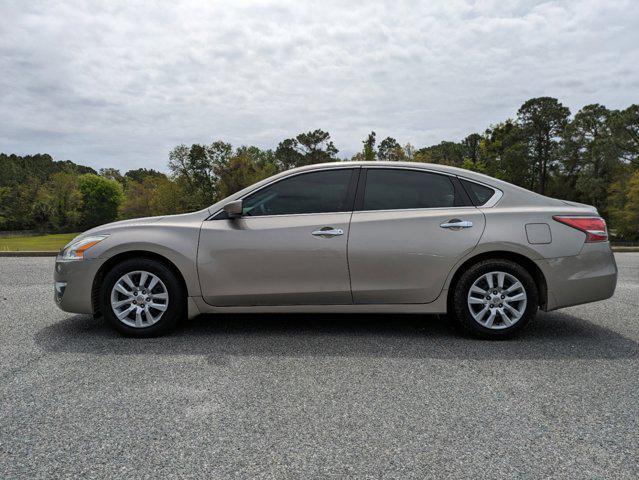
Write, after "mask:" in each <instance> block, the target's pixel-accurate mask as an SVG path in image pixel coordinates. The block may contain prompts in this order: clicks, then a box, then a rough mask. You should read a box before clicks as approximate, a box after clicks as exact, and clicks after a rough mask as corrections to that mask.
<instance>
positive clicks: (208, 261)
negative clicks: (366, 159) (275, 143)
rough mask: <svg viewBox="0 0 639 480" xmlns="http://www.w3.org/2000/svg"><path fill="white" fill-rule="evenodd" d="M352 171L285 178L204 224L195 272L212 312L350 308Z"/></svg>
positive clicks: (355, 172)
mask: <svg viewBox="0 0 639 480" xmlns="http://www.w3.org/2000/svg"><path fill="white" fill-rule="evenodd" d="M358 174H359V169H355V168H330V169H324V170H321V171H311V172H306V173H300V174H295V175H292V176H290V177H286V178H284V179H282V180H279V181H277V182H275V183H273V184H269V185H267V186H265V187H262V188H260V189H259V190H258V191H256V192H253V193H251V194H249V195H248V196H247V197H246V198H244V199H243V214H242V216H241V217H240V218H224V217H225V216H224V215H218V216H216V217H215V218H213V219H211V220H207V221H205V222H204V223H203V226H202V230H201V233H200V243H199V247H198V273H199V276H200V285H201V287H202V294H203V297H204V300H205V301H206V302H207V303H209V304H211V305H216V306H250V305H314V304H318V305H320V304H351V303H352V297H351V292H350V281H349V274H348V263H347V258H346V243H347V239H348V230H349V221H350V216H351V214H352V208H353V200H354V196H355V187H356V185H357V175H358Z"/></svg>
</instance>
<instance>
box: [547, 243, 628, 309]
mask: <svg viewBox="0 0 639 480" xmlns="http://www.w3.org/2000/svg"><path fill="white" fill-rule="evenodd" d="M536 263H537V265H538V266H539V268H540V269H541V271H542V272H543V273H544V276H545V278H546V284H547V287H548V302H547V305H546V308H545V310H555V309H557V308H563V307H570V306H572V305H579V304H582V303H589V302H596V301H599V300H605V299H607V298H610V297H612V295H613V294H614V293H615V287H616V286H617V264H616V263H615V257H614V255H613V253H612V251H611V250H610V244H609V243H607V242H604V243H586V244H584V247H583V249H582V250H581V252H580V253H579V254H578V255H573V256H570V257H560V258H547V259H543V260H537V261H536Z"/></svg>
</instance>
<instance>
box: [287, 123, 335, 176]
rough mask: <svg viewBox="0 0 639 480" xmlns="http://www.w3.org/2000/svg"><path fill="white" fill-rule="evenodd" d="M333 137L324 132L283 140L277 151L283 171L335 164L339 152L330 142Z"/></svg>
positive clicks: (302, 134) (312, 132)
mask: <svg viewBox="0 0 639 480" xmlns="http://www.w3.org/2000/svg"><path fill="white" fill-rule="evenodd" d="M330 138H331V135H330V134H329V133H328V132H325V131H323V130H319V129H318V130H313V131H310V132H307V133H300V134H299V135H298V136H297V137H295V138H288V139H286V140H283V141H281V142H280V143H279V145H278V146H277V149H276V150H275V158H276V160H277V162H278V164H279V166H280V168H281V169H282V170H288V169H289V168H294V167H301V166H303V165H311V164H315V163H324V162H334V161H336V160H337V153H338V152H339V150H337V148H335V145H333V142H331V141H330Z"/></svg>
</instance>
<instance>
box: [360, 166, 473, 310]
mask: <svg viewBox="0 0 639 480" xmlns="http://www.w3.org/2000/svg"><path fill="white" fill-rule="evenodd" d="M484 224H485V220H484V215H483V213H482V212H481V211H479V210H478V209H477V208H475V207H474V206H471V205H470V200H469V198H468V195H467V194H466V193H465V191H464V190H463V188H462V187H461V184H460V183H459V180H458V179H457V178H456V177H454V176H449V175H444V174H440V173H434V172H429V171H425V170H420V169H409V168H382V167H380V168H369V169H363V170H362V174H361V175H360V182H359V186H358V193H357V199H356V206H355V211H354V212H353V216H352V219H351V225H350V236H349V241H348V261H349V268H350V273H351V288H352V293H353V300H354V302H355V303H357V304H373V303H429V302H432V301H434V300H435V299H436V298H437V297H438V296H439V294H440V293H441V290H442V288H443V285H444V282H445V280H446V277H447V276H448V273H449V272H450V270H451V269H452V267H453V266H454V265H455V263H456V262H457V261H458V260H459V259H460V258H461V257H462V256H464V255H465V254H466V253H468V252H469V251H470V250H472V249H473V248H474V247H475V246H476V245H477V243H478V242H479V239H480V237H481V234H482V232H483V230H484Z"/></svg>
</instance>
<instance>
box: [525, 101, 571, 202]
mask: <svg viewBox="0 0 639 480" xmlns="http://www.w3.org/2000/svg"><path fill="white" fill-rule="evenodd" d="M569 116H570V110H569V109H568V108H567V107H564V106H563V105H562V104H561V103H560V102H559V101H558V100H557V99H556V98H552V97H539V98H532V99H530V100H528V101H527V102H525V103H524V104H523V105H522V106H521V108H520V109H519V110H518V111H517V122H518V123H519V126H520V127H521V128H522V130H523V133H524V137H525V138H526V143H527V146H528V152H527V153H528V157H529V158H530V159H531V160H532V165H533V169H534V170H536V172H537V175H536V176H531V184H530V185H529V188H530V189H531V190H537V191H538V192H539V193H541V194H544V193H545V192H546V183H547V179H548V169H549V167H550V166H552V165H553V164H554V162H555V161H556V160H557V156H556V153H557V150H558V145H559V142H558V138H559V137H560V136H561V134H562V132H563V129H564V128H565V126H566V123H567V122H568V117H569Z"/></svg>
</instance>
